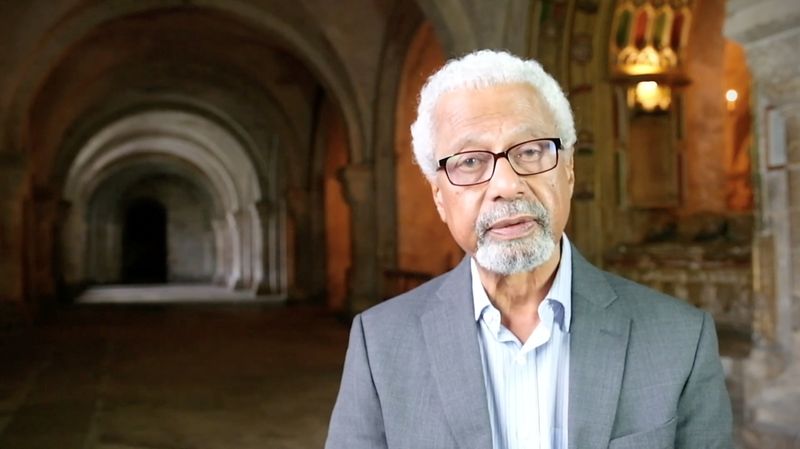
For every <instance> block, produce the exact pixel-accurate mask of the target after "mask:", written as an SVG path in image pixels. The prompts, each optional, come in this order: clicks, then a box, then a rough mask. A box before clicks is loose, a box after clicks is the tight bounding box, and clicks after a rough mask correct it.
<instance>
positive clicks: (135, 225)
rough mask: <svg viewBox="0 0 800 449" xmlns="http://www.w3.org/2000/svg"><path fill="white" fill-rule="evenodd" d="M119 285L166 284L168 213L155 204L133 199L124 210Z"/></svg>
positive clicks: (149, 201)
mask: <svg viewBox="0 0 800 449" xmlns="http://www.w3.org/2000/svg"><path fill="white" fill-rule="evenodd" d="M122 282H124V283H131V284H163V283H166V282H167V211H166V209H165V208H164V206H163V205H162V204H161V203H159V202H158V201H155V200H152V199H139V200H135V201H133V202H131V203H130V204H129V205H128V207H127V209H126V210H125V222H124V224H123V227H122Z"/></svg>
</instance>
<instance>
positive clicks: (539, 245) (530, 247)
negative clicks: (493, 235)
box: [475, 237, 555, 276]
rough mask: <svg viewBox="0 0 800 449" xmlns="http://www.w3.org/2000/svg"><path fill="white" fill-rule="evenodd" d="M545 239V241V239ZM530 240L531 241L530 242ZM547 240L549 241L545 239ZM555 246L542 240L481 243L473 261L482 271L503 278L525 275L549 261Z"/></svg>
mask: <svg viewBox="0 0 800 449" xmlns="http://www.w3.org/2000/svg"><path fill="white" fill-rule="evenodd" d="M545 239H547V238H546V237H545ZM531 240H532V241H531ZM547 240H549V239H547ZM554 250H555V244H554V243H552V240H550V243H548V242H547V241H546V240H543V239H530V238H528V239H517V240H509V241H496V240H493V241H491V242H483V244H482V245H481V246H480V247H478V251H476V253H475V261H476V262H477V263H478V265H480V266H481V267H482V268H483V269H485V270H487V271H490V272H492V273H496V274H500V275H503V276H510V275H513V274H518V273H527V272H530V271H533V270H535V269H536V268H538V267H540V266H542V265H543V264H544V263H545V262H547V261H548V260H550V257H552V255H553V251H554Z"/></svg>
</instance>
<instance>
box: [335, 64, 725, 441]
mask: <svg viewBox="0 0 800 449" xmlns="http://www.w3.org/2000/svg"><path fill="white" fill-rule="evenodd" d="M411 132H412V136H413V146H414V153H415V157H416V159H417V161H418V163H419V165H420V167H421V168H422V171H423V172H424V174H425V176H426V177H427V178H428V180H429V182H430V185H431V190H432V192H433V201H434V203H435V205H436V209H437V210H438V212H439V215H440V216H441V219H442V221H444V222H445V223H446V224H447V226H448V228H449V229H450V233H451V234H452V236H453V238H454V239H455V241H456V242H457V243H458V244H459V245H460V246H461V248H463V249H464V251H465V252H466V257H465V258H464V260H463V261H462V262H461V264H460V265H458V266H457V267H456V268H455V269H453V270H452V271H450V272H449V273H446V274H444V275H442V276H440V277H438V278H436V279H434V280H432V281H431V282H428V283H427V284H425V285H422V286H421V287H419V288H417V289H415V290H412V291H410V292H408V293H406V294H404V295H401V296H399V297H397V298H395V299H392V300H390V301H387V302H384V303H382V304H380V305H378V306H375V307H373V308H372V309H370V310H368V311H366V312H364V313H363V314H361V315H358V316H356V317H355V319H354V321H353V327H352V331H351V336H350V344H349V348H348V351H347V357H346V361H345V365H344V373H343V376H342V384H341V388H340V391H339V397H338V399H337V401H336V405H335V407H334V410H333V415H332V418H331V424H330V430H329V434H328V441H327V444H326V447H327V448H328V449H377V448H390V449H399V448H405V449H423V448H462V449H489V448H494V449H516V448H541V449H544V448H547V449H550V448H552V449H566V448H570V449H584V448H585V449H589V448H591V449H599V448H616V449H622V448H629V449H647V448H652V449H663V448H673V447H677V448H686V449H699V448H730V447H731V446H732V443H731V411H730V402H729V399H728V394H727V392H726V389H725V378H724V374H723V371H722V366H721V363H720V360H719V355H718V351H717V339H716V333H715V330H714V324H713V321H712V319H711V318H710V317H709V315H708V314H707V313H705V312H702V311H700V310H697V309H695V308H693V307H691V306H690V305H688V304H686V303H685V302H682V301H678V300H676V299H673V298H670V297H667V296H665V295H662V294H660V293H657V292H655V291H652V290H649V289H647V288H645V287H643V286H640V285H637V284H634V283H632V282H629V281H626V280H624V279H621V278H619V277H616V276H614V275H612V274H609V273H606V272H603V271H600V270H599V269H597V268H595V267H593V266H592V265H590V264H589V263H588V262H587V261H586V260H585V259H584V258H583V257H582V256H581V255H580V254H579V253H578V251H577V250H576V249H575V248H574V247H573V246H571V244H570V242H569V239H568V238H567V236H566V235H565V234H564V227H565V225H566V222H567V218H568V216H569V210H570V198H571V196H572V189H573V185H574V173H573V155H572V151H573V146H574V144H575V129H574V124H573V119H572V113H571V111H570V107H569V104H568V102H567V99H566V98H565V97H564V94H563V93H562V91H561V89H560V88H559V86H558V84H557V83H556V81H555V80H554V79H553V78H552V77H550V76H549V75H547V74H546V73H545V72H544V71H543V70H542V68H541V66H540V65H539V64H537V63H536V62H534V61H523V60H521V59H518V58H516V57H514V56H512V55H509V54H508V53H503V52H494V51H478V52H475V53H472V54H469V55H467V56H465V57H463V58H461V59H458V60H453V61H450V62H449V63H448V64H446V65H445V66H444V67H443V68H442V69H441V70H439V71H438V72H437V73H435V74H434V75H433V76H431V78H430V79H429V80H428V82H427V84H426V85H425V87H424V88H423V89H422V92H421V94H420V102H419V108H418V116H417V121H416V122H415V123H414V124H413V125H412V127H411Z"/></svg>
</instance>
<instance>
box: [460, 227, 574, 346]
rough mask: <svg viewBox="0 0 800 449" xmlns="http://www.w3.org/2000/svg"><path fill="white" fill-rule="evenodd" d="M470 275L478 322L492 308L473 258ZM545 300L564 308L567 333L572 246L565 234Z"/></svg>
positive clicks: (566, 330)
mask: <svg viewBox="0 0 800 449" xmlns="http://www.w3.org/2000/svg"><path fill="white" fill-rule="evenodd" d="M470 273H471V274H472V303H473V307H474V310H475V321H479V320H480V319H481V315H483V313H484V312H486V311H487V310H490V309H492V308H494V306H493V305H492V303H491V301H489V296H488V295H486V290H485V289H484V288H483V284H481V278H480V275H479V274H478V265H477V263H476V262H475V258H472V259H470ZM545 299H551V300H553V301H558V302H560V303H561V305H562V306H563V307H564V332H567V333H568V332H569V327H570V323H571V322H572V246H571V245H570V241H569V238H567V234H562V237H561V260H560V261H559V264H558V268H557V269H556V277H555V279H554V280H553V285H551V286H550V290H549V291H548V292H547V295H545Z"/></svg>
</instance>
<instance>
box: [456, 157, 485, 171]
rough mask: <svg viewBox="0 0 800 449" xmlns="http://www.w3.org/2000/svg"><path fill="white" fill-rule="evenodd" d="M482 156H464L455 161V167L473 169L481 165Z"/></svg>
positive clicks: (482, 161)
mask: <svg viewBox="0 0 800 449" xmlns="http://www.w3.org/2000/svg"><path fill="white" fill-rule="evenodd" d="M484 163H485V161H484V159H483V158H480V157H477V156H464V157H462V158H459V159H458V161H456V168H457V169H459V170H475V169H478V168H480V167H482V166H483V164H484Z"/></svg>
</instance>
